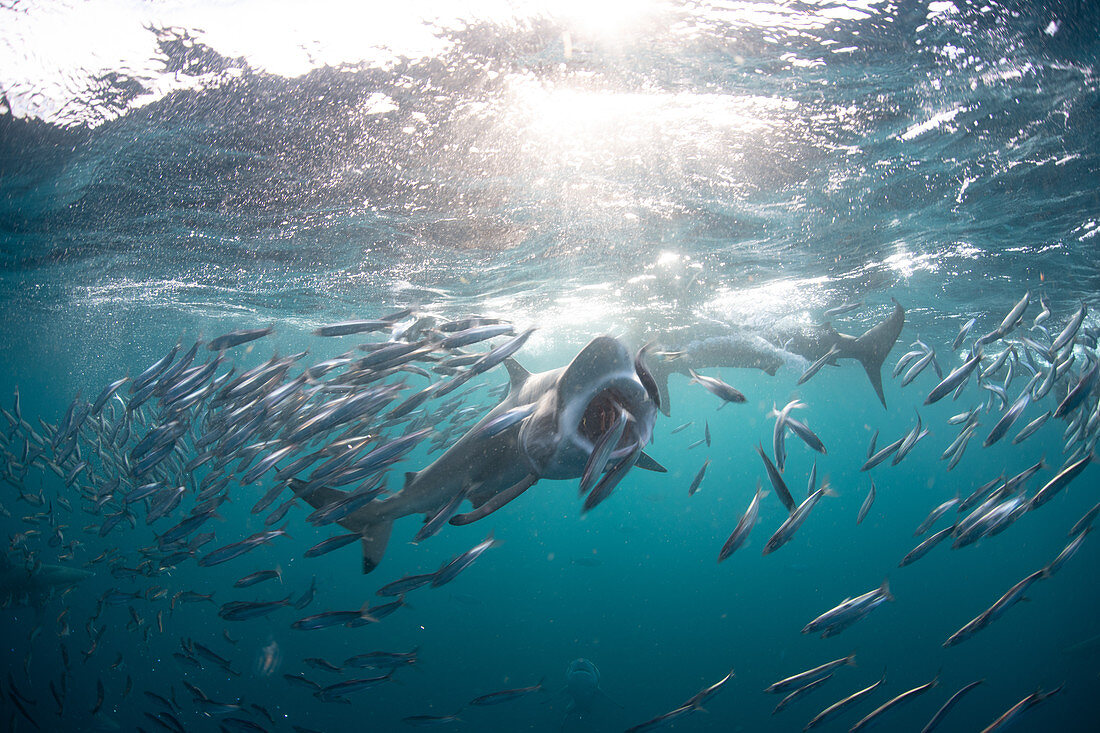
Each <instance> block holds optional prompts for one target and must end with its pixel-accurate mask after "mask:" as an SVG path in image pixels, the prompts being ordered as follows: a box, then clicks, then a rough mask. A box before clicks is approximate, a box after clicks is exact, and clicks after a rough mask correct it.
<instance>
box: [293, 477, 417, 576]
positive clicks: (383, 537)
mask: <svg viewBox="0 0 1100 733" xmlns="http://www.w3.org/2000/svg"><path fill="white" fill-rule="evenodd" d="M413 475H415V474H413ZM406 478H408V477H406ZM290 488H291V490H292V491H294V493H295V494H296V495H297V496H298V497H299V498H301V499H303V500H304V501H305V502H306V503H307V504H309V505H310V506H311V507H313V508H314V509H320V508H321V507H324V506H330V505H332V504H333V503H335V502H338V501H341V500H342V499H346V498H347V496H348V495H347V493H346V492H343V491H338V490H337V489H330V488H329V487H327V486H317V487H314V488H311V487H310V486H309V484H307V483H306V482H305V481H301V480H299V479H290ZM372 505H375V502H371V503H370V504H368V505H367V506H366V507H363V508H361V509H359V510H357V511H355V512H352V513H351V514H349V515H348V516H346V517H344V518H342V519H338V520H337V521H336V523H337V524H339V525H340V526H341V527H343V528H344V529H346V530H348V531H349V532H358V533H359V534H361V535H362V536H363V540H362V543H361V544H362V546H363V574H364V575H365V574H366V573H369V572H370V571H372V570H374V569H375V568H376V567H377V566H378V563H380V562H382V556H383V555H385V554H386V545H387V544H389V541H390V531H391V530H392V529H393V520H392V519H390V518H388V517H385V516H379V512H378V511H377V509H376V508H375V506H377V505H375V506H372Z"/></svg>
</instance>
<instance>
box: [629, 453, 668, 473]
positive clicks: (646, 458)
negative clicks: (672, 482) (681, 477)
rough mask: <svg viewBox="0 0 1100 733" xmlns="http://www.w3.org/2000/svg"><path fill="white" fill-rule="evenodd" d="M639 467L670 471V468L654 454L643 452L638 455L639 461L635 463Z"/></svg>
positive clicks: (658, 471) (664, 471) (660, 471)
mask: <svg viewBox="0 0 1100 733" xmlns="http://www.w3.org/2000/svg"><path fill="white" fill-rule="evenodd" d="M634 465H635V466H637V467H638V468H644V469H645V470H647V471H656V472H657V473H668V469H667V468H665V467H664V466H662V465H661V464H660V463H658V462H657V461H655V460H654V459H653V456H650V455H647V454H646V453H645V452H642V453H641V454H640V455H639V456H638V462H637V463H635V464H634Z"/></svg>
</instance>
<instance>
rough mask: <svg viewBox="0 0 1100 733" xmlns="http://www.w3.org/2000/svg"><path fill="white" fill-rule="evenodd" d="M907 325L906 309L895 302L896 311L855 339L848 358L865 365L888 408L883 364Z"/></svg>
mask: <svg viewBox="0 0 1100 733" xmlns="http://www.w3.org/2000/svg"><path fill="white" fill-rule="evenodd" d="M903 325H905V309H904V308H902V307H901V305H900V304H899V303H898V302H897V301H896V300H895V301H894V311H893V313H891V314H890V315H889V317H887V318H886V320H884V321H883V322H882V323H879V324H878V325H876V326H873V327H872V328H871V329H870V330H868V331H867V332H866V333H864V334H863V335H862V336H860V337H859V338H857V339H855V341H854V342H853V343H852V345H851V348H850V350H849V354H846V356H852V357H854V358H856V359H858V360H859V363H860V364H862V365H863V370H864V371H865V372H867V378H868V379H870V380H871V386H872V387H874V389H875V394H876V395H878V399H879V402H881V403H882V406H883V407H886V395H885V394H884V393H883V391H882V364H883V362H885V361H886V357H887V356H889V355H890V350H891V349H893V348H894V344H895V343H897V340H898V336H899V335H900V334H901V327H902V326H903Z"/></svg>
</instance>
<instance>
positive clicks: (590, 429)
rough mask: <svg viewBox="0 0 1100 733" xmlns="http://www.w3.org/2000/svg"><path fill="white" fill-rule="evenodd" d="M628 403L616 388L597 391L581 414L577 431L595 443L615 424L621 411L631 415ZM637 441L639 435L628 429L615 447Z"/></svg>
mask: <svg viewBox="0 0 1100 733" xmlns="http://www.w3.org/2000/svg"><path fill="white" fill-rule="evenodd" d="M628 404H629V401H628V400H627V399H626V398H625V397H624V396H623V395H622V393H620V392H619V391H618V390H616V389H614V388H608V389H604V390H601V391H600V392H597V393H596V396H595V397H593V398H592V399H591V400H590V401H589V402H588V406H587V407H586V408H585V410H584V414H583V415H582V416H581V421H580V423H579V424H578V425H577V432H578V433H579V434H580V435H582V436H583V437H584V438H585V439H587V440H588V441H589V442H590V443H593V444H594V443H595V442H596V441H597V440H598V439H599V437H600V436H601V435H603V434H604V433H606V432H607V431H608V430H610V429H611V428H612V427H613V426H614V425H615V421H616V420H617V419H618V418H619V413H620V412H622V411H625V412H626V414H627V415H628V416H629V415H630V410H629V409H628V407H627V405H628ZM628 419H629V418H628ZM636 441H637V436H635V435H634V434H633V431H630V430H626V431H624V432H623V437H622V438H621V439H620V441H619V445H617V446H615V448H620V447H623V446H625V445H633V444H634V442H636Z"/></svg>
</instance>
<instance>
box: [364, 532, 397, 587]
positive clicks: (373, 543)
mask: <svg viewBox="0 0 1100 733" xmlns="http://www.w3.org/2000/svg"><path fill="white" fill-rule="evenodd" d="M392 530H393V521H392V520H386V521H383V522H379V523H377V524H372V525H370V526H369V527H364V529H363V539H362V542H361V543H360V544H361V545H362V546H363V575H366V574H367V573H369V572H370V571H372V570H374V569H375V568H376V567H378V563H380V562H382V556H383V555H385V554H386V545H387V544H389V541H390V532H391V531H392Z"/></svg>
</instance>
